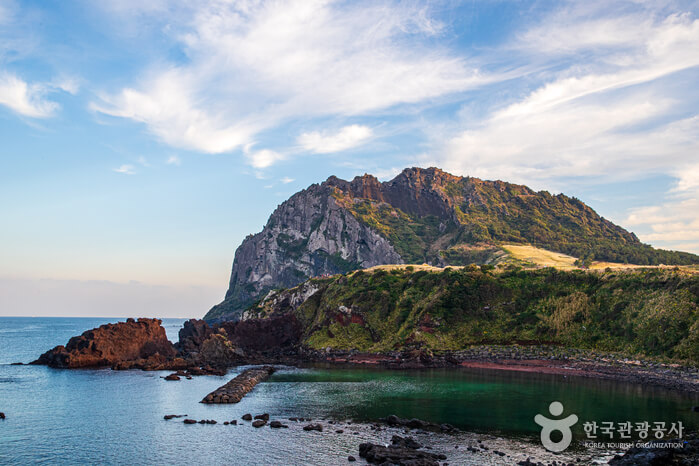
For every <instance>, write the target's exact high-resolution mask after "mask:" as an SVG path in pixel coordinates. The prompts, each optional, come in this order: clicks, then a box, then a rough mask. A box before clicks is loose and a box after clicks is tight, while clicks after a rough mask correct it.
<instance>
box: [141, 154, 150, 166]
mask: <svg viewBox="0 0 699 466" xmlns="http://www.w3.org/2000/svg"><path fill="white" fill-rule="evenodd" d="M138 163H139V164H140V165H143V166H144V167H150V163H148V159H146V158H145V157H144V156H140V157H139V158H138Z"/></svg>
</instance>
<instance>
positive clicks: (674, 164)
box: [433, 2, 699, 245]
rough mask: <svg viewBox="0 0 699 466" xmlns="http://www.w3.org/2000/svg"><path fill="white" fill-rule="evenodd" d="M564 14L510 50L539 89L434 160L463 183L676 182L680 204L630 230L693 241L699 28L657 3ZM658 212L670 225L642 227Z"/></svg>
mask: <svg viewBox="0 0 699 466" xmlns="http://www.w3.org/2000/svg"><path fill="white" fill-rule="evenodd" d="M564 5H565V6H564V7H563V8H561V9H560V10H559V11H557V12H554V13H552V14H551V15H550V16H549V17H547V18H545V19H544V20H543V21H541V22H540V23H539V24H536V25H534V26H532V27H530V28H529V29H528V30H527V31H525V32H522V33H520V34H519V35H518V36H517V39H518V40H517V41H516V43H513V44H510V46H509V47H510V50H516V51H517V53H518V54H519V55H520V56H525V57H528V58H529V60H530V61H531V62H532V63H538V64H541V70H540V71H537V72H536V73H535V77H538V78H539V79H543V83H541V81H539V82H540V83H539V84H536V85H535V86H534V88H533V90H531V91H529V92H527V93H524V94H523V95H522V96H520V97H516V98H515V99H512V100H511V101H510V102H507V103H506V104H505V105H502V103H500V102H497V103H495V104H494V105H493V104H492V103H491V106H490V111H489V112H488V113H487V114H486V116H485V117H484V118H478V117H477V118H470V119H467V120H465V121H463V122H462V125H463V126H466V127H467V128H468V129H465V130H464V129H461V130H459V131H457V133H456V135H452V136H449V137H447V138H446V139H447V142H446V143H440V142H438V141H437V140H435V147H436V148H438V149H437V150H435V151H434V153H433V158H434V160H435V161H436V163H437V164H439V165H442V166H444V167H445V168H447V169H450V170H452V171H456V172H458V173H463V174H469V175H473V176H481V177H485V178H500V179H506V180H514V181H519V182H523V183H529V184H534V185H536V186H542V185H545V186H555V187H557V188H558V189H565V186H563V185H561V184H560V180H561V179H564V178H567V179H576V180H578V181H579V182H582V183H588V184H589V183H599V182H619V181H623V180H628V179H641V178H644V177H651V176H657V175H660V174H664V175H668V176H671V177H674V178H676V179H677V180H678V183H677V187H676V188H675V190H673V191H675V192H674V194H673V193H668V196H669V197H668V200H667V202H666V203H665V204H662V205H656V206H649V207H647V208H644V209H639V210H636V211H634V212H633V213H632V214H631V215H630V216H629V217H628V218H627V219H626V220H627V223H626V224H627V225H639V226H640V227H641V229H643V228H646V229H648V230H649V231H650V232H649V233H647V234H645V235H641V238H642V239H644V240H645V241H653V242H654V244H656V243H658V244H664V245H668V244H670V243H668V241H675V242H674V243H672V244H673V245H677V244H679V243H677V242H676V241H677V240H679V239H680V238H684V239H686V240H692V239H696V232H695V229H694V226H693V225H695V223H694V220H693V219H696V218H697V215H696V211H697V210H696V209H695V210H694V211H693V213H691V214H681V212H684V211H685V210H684V209H685V208H687V207H688V206H691V205H693V202H695V201H694V199H696V198H697V196H698V195H699V169H698V168H697V165H696V162H695V161H696V154H697V153H699V116H698V113H697V110H696V108H697V106H698V105H699V95H697V93H696V92H695V91H694V90H693V89H692V86H693V85H692V84H688V83H689V82H696V80H697V79H699V47H697V46H696V44H698V43H699V20H698V19H696V18H695V17H693V16H692V15H691V14H689V13H672V14H668V13H666V12H665V13H664V11H663V10H662V9H661V8H659V9H658V11H654V10H652V8H653V5H652V4H641V6H640V8H641V11H639V5H634V10H633V11H631V12H628V11H626V10H624V9H621V12H619V11H618V10H617V11H614V9H612V12H607V11H606V9H607V4H606V3H594V2H592V3H590V4H587V3H586V4H585V5H584V6H581V5H580V4H575V3H573V4H564ZM625 6H629V5H628V4H626V5H625ZM645 8H649V9H645ZM663 13H664V14H663ZM500 53H507V47H505V49H503V50H502V51H501V52H500ZM535 82H536V81H535ZM466 114H468V112H466ZM443 136H444V133H442V132H440V133H438V134H437V133H436V134H435V137H436V138H441V137H443ZM678 190H679V191H682V192H681V193H679V194H681V195H678ZM656 211H658V212H667V213H668V216H666V217H663V218H659V219H658V221H657V222H650V221H644V222H643V223H638V220H637V219H638V218H641V217H643V218H646V219H647V218H649V217H648V215H649V213H651V212H656ZM671 212H674V214H670V213H671Z"/></svg>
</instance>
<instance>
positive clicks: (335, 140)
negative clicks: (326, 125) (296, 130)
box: [297, 125, 374, 154]
mask: <svg viewBox="0 0 699 466" xmlns="http://www.w3.org/2000/svg"><path fill="white" fill-rule="evenodd" d="M373 134H374V132H373V131H372V129H371V128H369V127H368V126H362V125H350V126H345V127H344V128H341V129H340V130H339V131H337V132H335V133H329V132H327V131H326V132H322V133H321V132H318V131H313V132H310V133H303V134H301V135H300V136H299V137H298V139H297V142H298V143H299V144H300V145H301V146H302V147H303V148H304V149H306V150H308V151H311V152H315V153H317V154H329V153H332V152H341V151H343V150H347V149H351V148H353V147H357V146H360V145H362V144H364V143H365V142H366V141H368V140H369V139H371V137H372V136H373Z"/></svg>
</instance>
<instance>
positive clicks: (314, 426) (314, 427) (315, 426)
mask: <svg viewBox="0 0 699 466" xmlns="http://www.w3.org/2000/svg"><path fill="white" fill-rule="evenodd" d="M303 430H316V431H318V432H323V426H322V425H320V424H308V425H307V426H303Z"/></svg>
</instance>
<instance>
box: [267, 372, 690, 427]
mask: <svg viewBox="0 0 699 466" xmlns="http://www.w3.org/2000/svg"><path fill="white" fill-rule="evenodd" d="M271 382H274V383H278V384H282V385H284V386H286V387H288V388H287V390H288V391H290V392H292V393H295V395H292V396H294V397H296V398H298V400H297V401H298V403H300V404H303V403H304V402H305V400H309V399H311V400H316V401H314V403H315V404H319V405H321V406H323V409H324V410H325V411H326V412H328V413H329V414H330V415H332V416H334V417H337V418H354V419H357V420H365V421H370V420H374V419H376V418H378V417H384V416H387V415H389V414H396V415H398V416H401V417H417V418H421V419H429V420H430V421H432V422H438V423H444V422H447V423H450V424H453V425H455V426H457V427H460V428H462V429H465V430H471V431H476V432H491V433H492V432H499V433H503V434H514V435H531V436H537V435H538V432H539V426H537V425H536V424H535V423H534V422H533V421H532V420H533V418H534V416H535V415H536V414H537V413H548V405H549V403H551V402H552V401H554V400H556V401H560V402H561V403H563V405H564V406H565V409H566V413H571V412H572V413H575V414H577V415H578V418H579V419H580V421H581V422H579V423H578V425H577V426H576V427H575V428H574V431H575V430H576V429H577V430H578V433H579V434H581V435H582V423H583V422H586V421H598V422H602V421H613V422H623V421H631V422H642V421H649V422H653V421H659V422H660V421H665V422H668V423H669V422H677V421H682V422H683V424H684V425H685V426H686V427H687V428H693V429H697V428H698V427H699V416H697V414H696V413H693V412H692V411H691V407H692V406H693V405H697V404H699V397H697V396H693V395H689V394H682V393H678V392H671V391H668V390H665V389H660V388H654V387H645V386H642V385H631V384H628V383H622V382H614V381H608V380H598V379H589V378H584V377H564V376H558V375H550V374H532V373H524V372H504V371H491V370H477V369H461V370H454V369H425V370H419V371H394V370H381V369H378V370H377V369H373V368H359V369H356V368H350V369H342V370H338V369H337V368H327V367H322V366H319V367H315V368H308V369H296V370H291V371H282V372H280V373H277V374H275V375H274V376H273V377H272V379H271Z"/></svg>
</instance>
